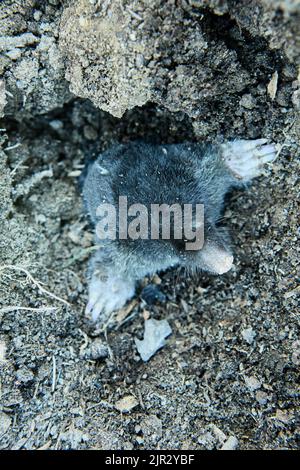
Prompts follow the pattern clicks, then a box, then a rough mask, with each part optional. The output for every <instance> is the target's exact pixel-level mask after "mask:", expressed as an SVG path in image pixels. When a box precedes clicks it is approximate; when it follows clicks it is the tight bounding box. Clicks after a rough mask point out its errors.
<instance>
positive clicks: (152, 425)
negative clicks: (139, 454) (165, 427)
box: [141, 415, 162, 444]
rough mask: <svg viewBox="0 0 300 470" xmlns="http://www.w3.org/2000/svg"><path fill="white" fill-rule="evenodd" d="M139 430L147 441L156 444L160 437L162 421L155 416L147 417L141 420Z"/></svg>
mask: <svg viewBox="0 0 300 470" xmlns="http://www.w3.org/2000/svg"><path fill="white" fill-rule="evenodd" d="M141 430H142V433H143V436H144V438H146V439H147V441H148V440H150V442H151V443H152V444H156V443H157V442H158V441H159V439H160V438H161V437H162V421H161V420H160V419H159V418H158V417H157V416H156V415H149V416H147V417H146V418H144V419H143V420H142V422H141Z"/></svg>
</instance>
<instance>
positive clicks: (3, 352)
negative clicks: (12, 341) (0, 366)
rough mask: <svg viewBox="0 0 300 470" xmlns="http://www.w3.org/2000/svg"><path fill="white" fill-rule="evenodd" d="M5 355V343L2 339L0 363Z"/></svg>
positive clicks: (0, 342)
mask: <svg viewBox="0 0 300 470" xmlns="http://www.w3.org/2000/svg"><path fill="white" fill-rule="evenodd" d="M5 355H6V345H5V342H4V341H2V340H1V341H0V363H1V362H5V360H6V359H5Z"/></svg>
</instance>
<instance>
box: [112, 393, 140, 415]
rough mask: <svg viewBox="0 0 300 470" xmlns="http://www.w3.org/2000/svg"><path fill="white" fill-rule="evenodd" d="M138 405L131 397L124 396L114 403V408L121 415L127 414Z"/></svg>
mask: <svg viewBox="0 0 300 470" xmlns="http://www.w3.org/2000/svg"><path fill="white" fill-rule="evenodd" d="M138 404H139V402H138V401H137V399H136V398H135V397H134V396H133V395H126V396H125V397H123V398H121V399H120V400H118V401H117V402H116V404H115V408H116V409H117V410H118V411H120V412H121V413H129V411H131V410H132V409H133V408H135V407H136V406H137V405H138Z"/></svg>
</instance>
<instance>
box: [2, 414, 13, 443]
mask: <svg viewBox="0 0 300 470" xmlns="http://www.w3.org/2000/svg"><path fill="white" fill-rule="evenodd" d="M10 425H11V418H10V417H9V416H7V414H5V413H1V412H0V437H1V436H3V435H4V434H5V433H6V431H7V430H8V428H9V427H10Z"/></svg>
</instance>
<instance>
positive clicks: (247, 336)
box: [242, 327, 256, 344]
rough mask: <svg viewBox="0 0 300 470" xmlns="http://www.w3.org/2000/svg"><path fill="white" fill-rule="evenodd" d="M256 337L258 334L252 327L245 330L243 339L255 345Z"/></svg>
mask: <svg viewBox="0 0 300 470" xmlns="http://www.w3.org/2000/svg"><path fill="white" fill-rule="evenodd" d="M255 336H256V333H255V331H254V330H253V328H251V327H250V328H245V329H244V330H242V337H243V339H244V340H245V341H246V342H247V343H248V344H252V343H253V341H254V339H255Z"/></svg>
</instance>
